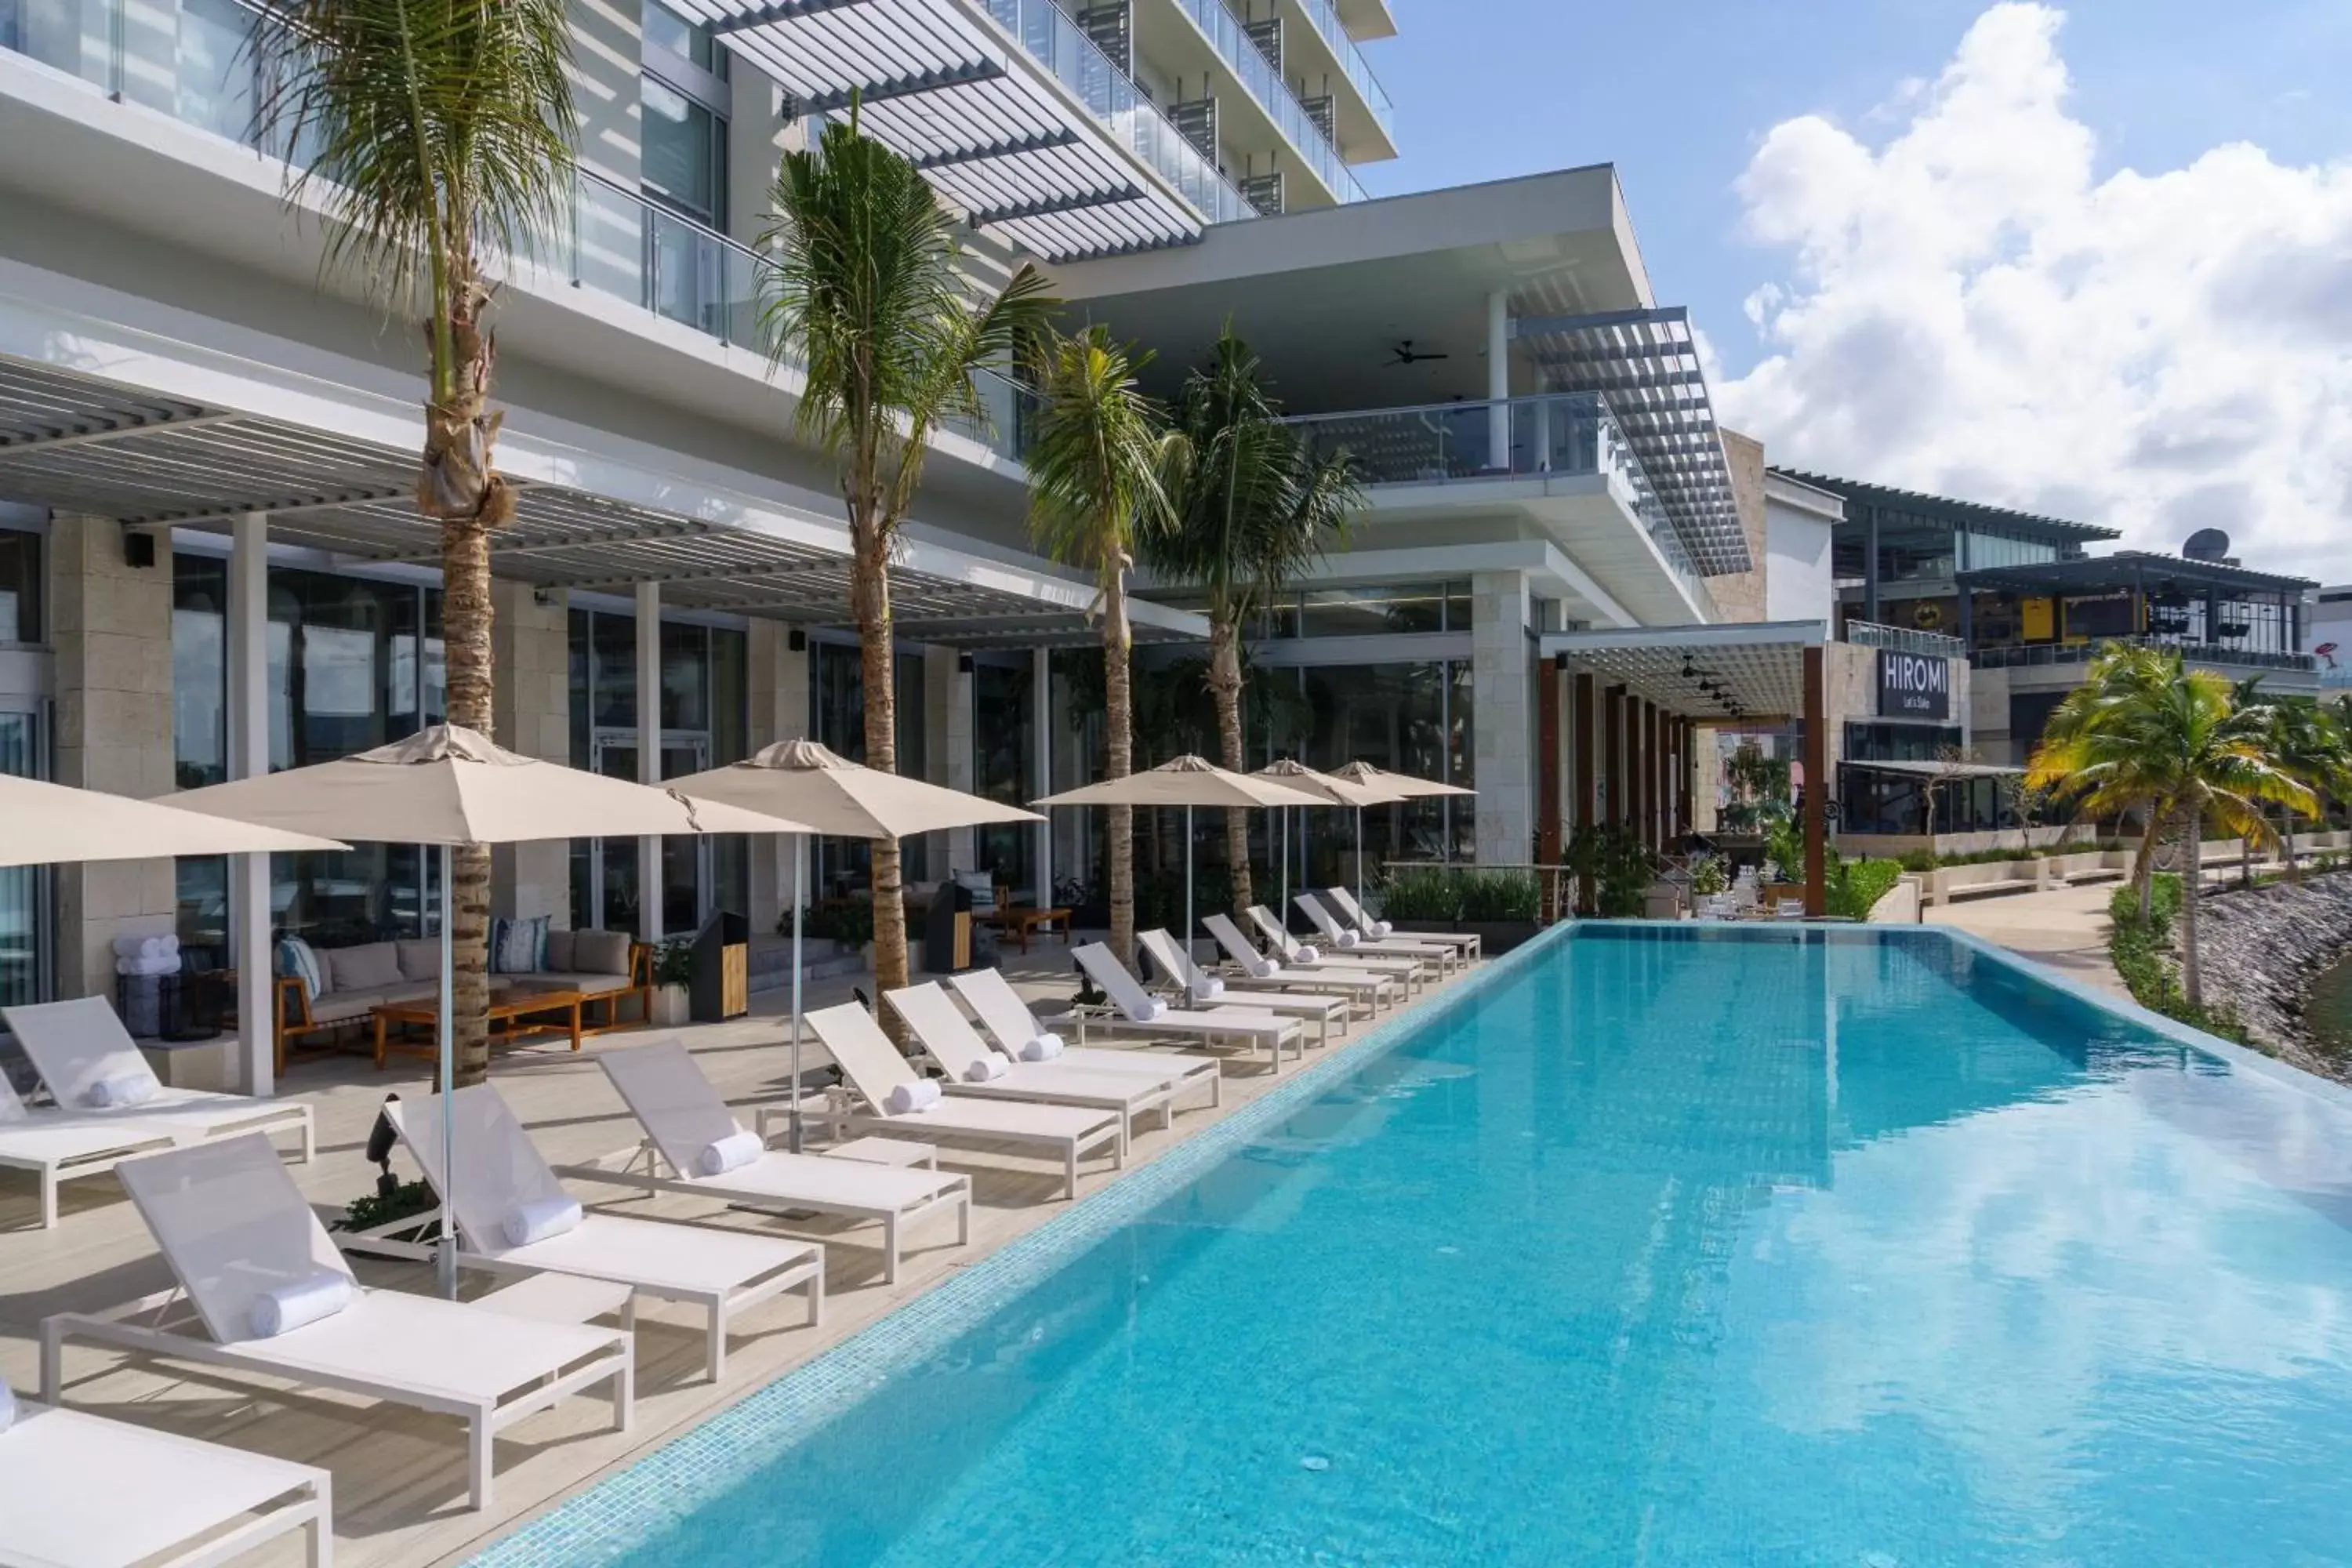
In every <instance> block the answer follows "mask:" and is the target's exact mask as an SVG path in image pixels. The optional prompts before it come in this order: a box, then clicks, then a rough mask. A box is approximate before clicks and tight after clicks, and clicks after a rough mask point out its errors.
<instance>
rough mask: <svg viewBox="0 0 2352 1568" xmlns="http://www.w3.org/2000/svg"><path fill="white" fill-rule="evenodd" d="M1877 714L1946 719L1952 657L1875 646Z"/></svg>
mask: <svg viewBox="0 0 2352 1568" xmlns="http://www.w3.org/2000/svg"><path fill="white" fill-rule="evenodd" d="M1878 716H1879V717H1880V718H1882V719H1948V718H1950V717H1951V716H1952V661H1951V660H1950V659H1948V658H1930V657H1928V656H1927V655H1926V654H1920V653H1899V652H1897V651H1896V650H1895V649H1894V648H1891V647H1883V648H1880V649H1879V650H1878Z"/></svg>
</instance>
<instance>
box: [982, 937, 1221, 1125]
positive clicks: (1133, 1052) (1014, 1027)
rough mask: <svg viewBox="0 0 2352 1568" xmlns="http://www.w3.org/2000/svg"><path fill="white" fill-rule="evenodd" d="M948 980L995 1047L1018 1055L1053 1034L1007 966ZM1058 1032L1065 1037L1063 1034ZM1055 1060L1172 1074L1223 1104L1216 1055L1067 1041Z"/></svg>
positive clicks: (1137, 1072)
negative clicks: (993, 1039)
mask: <svg viewBox="0 0 2352 1568" xmlns="http://www.w3.org/2000/svg"><path fill="white" fill-rule="evenodd" d="M948 985H949V987H950V989H951V990H953V991H954V992H955V994H957V995H959V996H961V997H962V998H963V1000H964V1005H966V1006H968V1007H970V1008H971V1010H972V1012H973V1014H974V1015H975V1016H978V1017H979V1019H980V1022H981V1026H982V1027H983V1028H985V1029H986V1030H987V1031H988V1032H989V1033H990V1034H991V1035H993V1036H994V1037H996V1048H997V1049H998V1050H1000V1051H1003V1053H1004V1054H1005V1055H1006V1056H1008V1057H1018V1056H1019V1055H1020V1054H1021V1051H1022V1048H1023V1047H1025V1046H1027V1045H1028V1043H1029V1042H1030V1041H1032V1040H1034V1039H1039V1038H1042V1037H1045V1036H1046V1035H1049V1034H1053V1033H1054V1032H1053V1031H1052V1030H1050V1029H1048V1028H1046V1027H1045V1025H1044V1024H1043V1023H1041V1022H1039V1021H1038V1018H1037V1015H1036V1014H1034V1013H1032V1012H1031V1011H1030V1010H1029V1004H1028V1003H1026V1002H1024V1001H1023V1000H1021V993H1019V992H1018V991H1015V990H1013V983H1012V982H1011V981H1009V980H1007V979H1005V978H1004V973H1003V971H1002V970H996V969H967V970H965V971H964V972H963V973H961V974H950V975H949V976H948ZM1054 1037H1055V1039H1060V1038H1061V1037H1060V1036H1059V1035H1055V1036H1054ZM1054 1060H1055V1063H1056V1064H1058V1065H1060V1066H1063V1067H1074V1068H1089V1069H1091V1070H1093V1071H1096V1072H1118V1073H1132V1074H1135V1075H1137V1076H1138V1077H1141V1078H1146V1079H1152V1080H1154V1081H1158V1080H1160V1079H1164V1078H1166V1077H1167V1076H1169V1075H1171V1074H1172V1075H1173V1076H1174V1078H1175V1079H1176V1081H1177V1082H1178V1083H1179V1084H1182V1085H1187V1086H1190V1087H1192V1088H1196V1089H1197V1088H1202V1087H1205V1088H1206V1089H1208V1091H1209V1104H1210V1106H1211V1108H1214V1107H1216V1106H1219V1105H1222V1104H1223V1103H1224V1098H1225V1093H1224V1085H1225V1064H1224V1063H1223V1062H1222V1061H1220V1060H1218V1059H1217V1058H1215V1057H1202V1056H1188V1055H1186V1054H1184V1053H1183V1052H1181V1051H1160V1050H1145V1049H1140V1048H1135V1047H1114V1048H1110V1049H1106V1048H1104V1047H1099V1046H1074V1045H1071V1044H1069V1043H1068V1042H1067V1041H1064V1042H1063V1045H1062V1054H1061V1055H1060V1056H1058V1057H1055V1058H1054Z"/></svg>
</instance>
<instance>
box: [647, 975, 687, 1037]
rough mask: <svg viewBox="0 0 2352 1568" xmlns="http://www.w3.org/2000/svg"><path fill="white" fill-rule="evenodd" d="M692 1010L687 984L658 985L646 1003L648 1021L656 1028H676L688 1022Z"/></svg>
mask: <svg viewBox="0 0 2352 1568" xmlns="http://www.w3.org/2000/svg"><path fill="white" fill-rule="evenodd" d="M692 1012H693V1006H692V1005H691V1004H690V1003H689V1002H688V1000H687V993H686V987H685V986H683V985H657V986H656V987H654V994H653V996H652V999H651V1000H649V1001H648V1002H647V1003H646V1022H647V1023H648V1024H650V1025H652V1026H654V1027H655V1028H656V1029H675V1028H677V1027H679V1026H682V1025H684V1024H686V1023H687V1022H688V1019H689V1016H690V1015H691V1014H692Z"/></svg>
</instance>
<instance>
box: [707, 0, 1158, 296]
mask: <svg viewBox="0 0 2352 1568" xmlns="http://www.w3.org/2000/svg"><path fill="white" fill-rule="evenodd" d="M673 3H674V4H675V5H677V9H679V10H680V11H682V12H684V13H686V14H687V15H688V16H691V17H693V18H694V19H695V20H696V21H698V22H701V23H704V24H706V25H707V26H709V27H710V28H711V29H712V31H713V32H714V33H715V34H716V35H717V36H718V37H719V39H720V40H721V41H722V42H723V43H724V44H725V45H726V46H727V47H729V48H730V49H732V50H733V51H735V52H736V53H738V54H740V55H741V56H742V57H743V58H745V59H746V60H748V61H750V62H751V64H753V65H754V66H756V67H757V68H759V69H760V70H761V71H762V72H763V73H765V74H766V75H767V76H769V77H771V78H772V79H775V80H776V81H777V82H778V83H780V84H782V87H783V89H785V91H787V92H788V93H790V94H791V95H792V97H793V100H795V101H796V102H797V103H798V104H799V106H800V107H801V109H802V110H803V111H804V112H809V113H832V112H837V111H840V110H845V109H847V108H848V107H849V105H850V103H851V100H853V98H854V99H856V100H857V101H858V104H859V110H858V112H859V115H860V117H861V123H862V124H863V126H864V128H865V130H866V132H867V133H869V134H870V135H872V136H874V137H875V138H876V139H877V140H878V141H880V142H883V143H885V144H886V145H887V146H889V147H891V148H893V149H894V150H896V151H897V152H898V153H903V154H905V155H906V156H907V157H908V158H909V159H911V160H913V161H914V163H915V164H916V166H917V167H918V168H919V169H921V170H922V171H923V173H924V174H925V175H926V176H927V177H928V178H929V180H930V182H931V184H932V186H933V188H934V189H936V190H938V191H939V193H940V195H941V196H942V197H943V198H945V199H946V200H947V201H948V202H950V204H952V205H955V206H957V207H959V208H961V209H962V210H963V211H964V212H965V213H967V214H969V215H971V221H972V222H973V223H974V224H988V225H991V226H995V227H997V228H999V229H1001V230H1002V231H1003V233H1004V234H1005V235H1006V236H1007V237H1010V238H1011V239H1013V241H1014V242H1015V243H1017V244H1018V245H1020V246H1021V247H1024V249H1026V250H1028V251H1030V252H1032V253H1033V254H1035V255H1037V256H1042V257H1044V258H1046V259H1048V260H1052V261H1072V260H1078V259H1082V258H1088V257H1099V256H1109V255H1118V254H1122V253H1125V252H1128V251H1132V250H1139V249H1149V248H1152V247H1159V246H1165V245H1182V244H1190V243H1191V242H1192V241H1194V240H1196V239H1198V238H1200V237H1201V233H1202V228H1203V227H1204V223H1203V220H1202V215H1201V214H1200V213H1199V212H1198V211H1196V210H1195V209H1194V208H1193V206H1192V204H1191V203H1190V202H1188V201H1186V200H1185V199H1184V198H1183V197H1182V196H1181V195H1179V194H1178V193H1176V192H1175V191H1174V190H1172V189H1171V188H1169V187H1167V186H1164V185H1162V184H1160V183H1159V181H1158V180H1157V178H1156V177H1152V176H1141V177H1139V171H1140V170H1141V165H1140V164H1139V163H1136V162H1134V161H1133V160H1131V159H1130V158H1129V155H1128V154H1127V153H1126V152H1125V151H1123V150H1122V149H1121V148H1120V147H1119V145H1118V137H1117V134H1116V133H1115V132H1112V131H1110V130H1109V129H1108V128H1107V127H1105V126H1104V125H1102V124H1100V123H1098V122H1097V121H1096V120H1095V119H1094V117H1093V116H1092V115H1091V114H1090V113H1088V112H1087V110H1086V109H1085V108H1084V106H1083V105H1081V104H1078V103H1076V102H1075V101H1073V100H1071V99H1070V98H1069V97H1068V96H1067V95H1066V89H1063V88H1062V86H1061V85H1060V84H1059V83H1057V82H1055V81H1053V80H1052V79H1050V78H1049V77H1048V76H1046V75H1045V73H1044V71H1043V70H1042V69H1041V68H1039V67H1038V66H1037V65H1036V63H1035V62H1034V61H1032V60H1031V59H1029V58H1028V57H1027V55H1026V54H1025V53H1024V51H1023V49H1022V48H1021V47H1020V45H1019V43H1018V42H1017V40H1010V39H1007V38H1005V37H1003V35H1002V34H1001V33H1000V32H999V31H998V25H997V24H996V22H995V21H994V20H993V19H992V18H990V17H988V16H986V15H985V14H984V13H983V12H982V10H981V9H980V8H979V7H978V6H977V5H967V4H964V3H963V0H773V3H770V4H758V3H755V0H673Z"/></svg>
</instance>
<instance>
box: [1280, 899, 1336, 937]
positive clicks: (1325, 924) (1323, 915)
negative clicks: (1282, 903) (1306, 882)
mask: <svg viewBox="0 0 2352 1568" xmlns="http://www.w3.org/2000/svg"><path fill="white" fill-rule="evenodd" d="M1290 901H1291V902H1292V903H1294V904H1297V906H1298V907H1299V909H1300V910H1304V911H1305V913H1306V915H1307V919H1308V920H1310V921H1314V922H1315V929H1316V930H1317V931H1321V932H1322V933H1323V934H1324V935H1325V936H1328V937H1329V938H1331V939H1332V940H1333V941H1335V942H1336V941H1338V940H1339V933H1340V932H1341V931H1343V930H1344V929H1346V928H1344V927H1343V926H1341V925H1340V924H1339V921H1338V920H1337V919H1336V918H1334V917H1333V915H1332V913H1331V911H1330V910H1327V909H1325V908H1324V907H1323V901H1322V900H1320V899H1318V898H1317V897H1316V896H1315V895H1314V894H1312V893H1293V894H1292V895H1291V896H1290Z"/></svg>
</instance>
